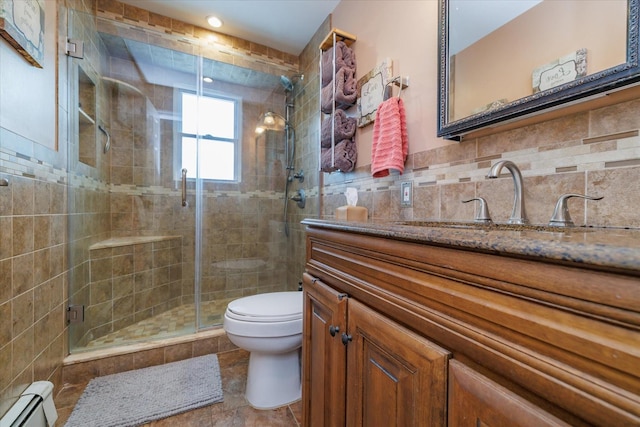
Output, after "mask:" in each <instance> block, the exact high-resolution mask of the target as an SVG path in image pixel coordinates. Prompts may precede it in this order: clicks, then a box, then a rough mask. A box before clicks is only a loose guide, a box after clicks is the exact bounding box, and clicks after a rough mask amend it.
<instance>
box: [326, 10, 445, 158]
mask: <svg viewBox="0 0 640 427" xmlns="http://www.w3.org/2000/svg"><path fill="white" fill-rule="evenodd" d="M332 24H333V27H335V28H339V29H341V30H344V31H347V32H349V33H351V34H354V35H355V36H356V37H357V38H358V39H357V41H356V42H355V43H354V44H353V45H352V48H353V50H354V52H355V54H356V61H357V67H358V68H357V74H356V77H357V78H358V79H359V78H360V77H362V76H363V75H365V74H367V73H368V72H369V70H371V69H372V68H374V67H375V66H376V65H377V64H378V63H379V62H380V61H382V60H383V59H384V58H387V57H388V58H391V59H392V60H393V75H394V76H397V75H402V76H405V77H406V76H409V88H408V89H406V90H403V91H402V99H403V100H404V103H405V109H406V111H407V130H408V132H409V153H416V152H420V151H424V150H427V149H431V148H435V147H439V146H443V145H447V144H450V142H447V141H444V140H442V139H440V138H437V137H436V130H437V129H436V128H437V120H436V117H437V114H438V111H437V96H438V1H437V0H413V1H411V0H409V1H366V0H343V1H341V2H340V4H338V6H337V7H336V9H335V10H334V12H333V23H332ZM395 90H397V89H395ZM394 93H397V92H394ZM349 114H355V109H353V110H352V111H349ZM372 137H373V124H371V125H369V126H366V127H364V128H360V129H358V132H357V134H356V140H357V143H358V163H357V165H356V167H360V166H363V165H368V164H371V141H372Z"/></svg>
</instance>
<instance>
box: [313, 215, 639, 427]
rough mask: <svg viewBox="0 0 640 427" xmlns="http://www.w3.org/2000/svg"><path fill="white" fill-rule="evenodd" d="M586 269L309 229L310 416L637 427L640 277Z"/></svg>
mask: <svg viewBox="0 0 640 427" xmlns="http://www.w3.org/2000/svg"><path fill="white" fill-rule="evenodd" d="M585 267H589V266H573V265H561V264H557V263H555V264H554V263H545V262H543V261H541V260H533V259H519V258H512V257H505V256H501V255H498V254H488V253H481V252H474V251H469V250H460V249H457V248H455V247H443V246H432V245H428V244H424V243H421V242H412V241H407V240H406V239H405V240H395V239H391V238H383V237H379V236H375V235H373V236H371V235H367V234H366V233H353V232H348V231H344V230H335V229H330V228H328V229H326V228H323V227H321V226H308V227H307V264H306V273H305V274H304V281H303V282H304V294H305V307H304V331H303V336H304V338H303V339H304V341H303V360H302V364H303V366H302V373H303V399H302V401H303V424H304V425H305V426H349V427H352V426H385V427H386V426H402V427H404V426H439V425H448V426H451V427H459V426H469V427H471V426H474V427H475V426H491V427H499V426H505V427H506V426H509V427H511V426H536V427H537V426H568V425H570V426H640V397H639V395H640V279H639V277H638V275H637V273H635V272H633V271H630V272H627V271H624V270H621V271H611V270H609V271H605V270H604V269H597V268H585ZM332 332H333V335H332ZM343 340H344V342H345V343H346V345H345V344H343Z"/></svg>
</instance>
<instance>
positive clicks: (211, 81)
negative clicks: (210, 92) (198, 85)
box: [202, 76, 213, 83]
mask: <svg viewBox="0 0 640 427" xmlns="http://www.w3.org/2000/svg"><path fill="white" fill-rule="evenodd" d="M202 81H203V82H205V83H213V79H212V78H211V77H208V76H207V77H203V78H202Z"/></svg>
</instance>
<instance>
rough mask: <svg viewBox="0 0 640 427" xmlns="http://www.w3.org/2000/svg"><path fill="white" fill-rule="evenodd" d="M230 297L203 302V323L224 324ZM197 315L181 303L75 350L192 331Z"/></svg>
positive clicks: (189, 305)
mask: <svg viewBox="0 0 640 427" xmlns="http://www.w3.org/2000/svg"><path fill="white" fill-rule="evenodd" d="M231 300H233V298H230V299H223V300H217V301H207V302H202V303H201V304H200V325H201V327H204V328H206V327H211V326H215V325H221V324H222V316H223V315H224V311H225V310H226V309H227V304H229V302H230V301H231ZM195 318H196V314H195V307H194V305H193V304H185V305H181V306H178V307H175V308H172V309H170V310H167V311H165V312H164V313H160V314H158V315H156V316H153V317H150V318H148V319H144V320H141V321H139V322H137V323H135V324H133V325H130V326H127V327H124V328H122V329H120V330H118V331H115V332H111V333H110V334H107V335H105V336H102V337H98V338H96V339H94V340H92V341H90V342H89V343H87V345H86V347H84V348H76V349H75V350H74V351H75V352H82V351H85V350H90V351H93V350H97V349H102V348H109V347H114V346H122V345H127V344H133V343H138V342H145V341H150V340H158V339H165V338H170V337H175V336H180V335H184V334H190V333H193V331H194V330H195Z"/></svg>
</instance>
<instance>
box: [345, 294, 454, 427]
mask: <svg viewBox="0 0 640 427" xmlns="http://www.w3.org/2000/svg"><path fill="white" fill-rule="evenodd" d="M348 319H349V326H348V333H349V335H350V336H351V340H352V341H351V342H350V343H349V344H348V347H347V425H348V426H403V427H404V426H428V427H435V426H444V425H445V417H446V386H447V360H448V358H449V352H447V351H446V350H444V349H442V348H440V347H438V346H437V345H435V344H433V343H431V342H429V341H427V340H426V339H424V338H422V337H420V336H418V335H416V334H414V333H413V332H411V331H410V330H408V329H405V328H404V327H402V326H400V325H399V324H397V323H395V322H393V321H391V320H389V319H387V318H385V317H383V316H381V315H380V314H377V313H375V312H374V311H372V310H371V309H369V308H367V307H366V306H364V305H362V304H361V303H359V302H357V301H355V300H349V306H348Z"/></svg>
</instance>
